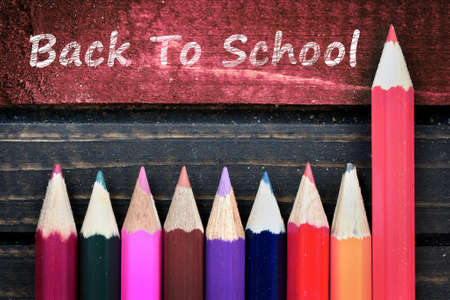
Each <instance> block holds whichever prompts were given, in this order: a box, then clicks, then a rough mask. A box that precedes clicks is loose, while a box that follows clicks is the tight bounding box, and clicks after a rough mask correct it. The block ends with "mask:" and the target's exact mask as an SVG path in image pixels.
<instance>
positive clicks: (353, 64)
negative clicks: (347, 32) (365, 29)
mask: <svg viewBox="0 0 450 300" xmlns="http://www.w3.org/2000/svg"><path fill="white" fill-rule="evenodd" d="M358 39H359V30H358V29H355V31H354V32H353V37H352V43H351V44H350V67H352V68H354V67H356V49H357V47H358Z"/></svg>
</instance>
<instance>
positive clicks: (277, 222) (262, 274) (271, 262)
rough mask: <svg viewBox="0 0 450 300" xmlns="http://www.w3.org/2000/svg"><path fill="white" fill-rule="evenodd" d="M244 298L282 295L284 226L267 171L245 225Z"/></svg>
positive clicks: (265, 299) (260, 299) (265, 298)
mask: <svg viewBox="0 0 450 300" xmlns="http://www.w3.org/2000/svg"><path fill="white" fill-rule="evenodd" d="M245 241H246V251H245V252H246V261H245V269H246V270H245V283H246V286H245V294H246V299H247V300H269V299H270V300H273V299H285V296H286V230H285V227H284V222H283V218H282V217H281V213H280V209H279V208H278V204H277V200H276V199H275V196H274V194H273V190H272V185H271V184H270V180H269V176H268V174H267V172H264V175H263V177H262V179H261V182H260V184H259V188H258V192H257V194H256V198H255V201H254V203H253V207H252V210H251V212H250V216H249V218H248V222H247V227H246V228H245Z"/></svg>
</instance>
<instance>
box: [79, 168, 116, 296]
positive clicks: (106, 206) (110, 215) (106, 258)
mask: <svg viewBox="0 0 450 300" xmlns="http://www.w3.org/2000/svg"><path fill="white" fill-rule="evenodd" d="M79 243H80V298H81V299H83V300H118V299H120V237H119V229H118V228H117V223H116V219H115V217H114V212H113V209H112V206H111V201H110V199H109V193H108V191H107V190H106V184H105V180H104V178H103V173H102V171H98V173H97V178H96V180H95V183H94V188H93V190H92V194H91V199H90V200H89V205H88V208H87V211H86V216H85V217H84V221H83V225H82V226H81V232H80V241H79Z"/></svg>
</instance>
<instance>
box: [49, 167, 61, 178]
mask: <svg viewBox="0 0 450 300" xmlns="http://www.w3.org/2000/svg"><path fill="white" fill-rule="evenodd" d="M56 174H61V176H62V171H61V165H60V164H56V165H55V166H54V167H53V171H52V175H51V176H50V179H52V178H53V176H55V175H56Z"/></svg>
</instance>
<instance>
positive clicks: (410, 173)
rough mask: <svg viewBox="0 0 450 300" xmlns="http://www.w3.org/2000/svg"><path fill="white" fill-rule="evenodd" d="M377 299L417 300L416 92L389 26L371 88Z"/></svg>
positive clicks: (374, 259) (392, 28)
mask: <svg viewBox="0 0 450 300" xmlns="http://www.w3.org/2000/svg"><path fill="white" fill-rule="evenodd" d="M372 235H373V237H372V239H373V296H374V297H373V298H374V300H385V299H402V300H407V299H414V298H415V277H414V276H415V275H414V90H413V86H412V83H411V79H410V77H409V73H408V68H407V67H406V63H405V59H404V58H403V54H402V50H401V48H400V45H399V43H398V41H397V37H396V35H395V31H394V27H393V26H392V25H391V27H390V29H389V34H388V36H387V39H386V43H385V44H384V49H383V54H382V55H381V59H380V62H379V65H378V69H377V72H376V75H375V79H374V81H373V85H372Z"/></svg>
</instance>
